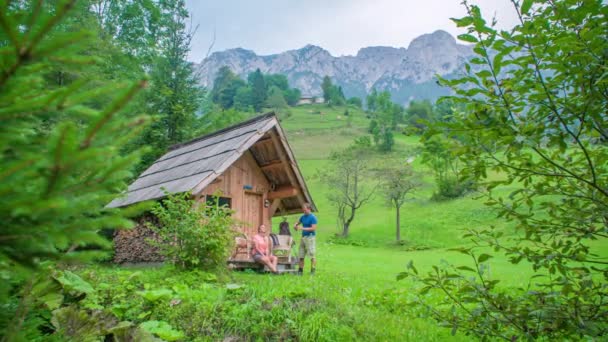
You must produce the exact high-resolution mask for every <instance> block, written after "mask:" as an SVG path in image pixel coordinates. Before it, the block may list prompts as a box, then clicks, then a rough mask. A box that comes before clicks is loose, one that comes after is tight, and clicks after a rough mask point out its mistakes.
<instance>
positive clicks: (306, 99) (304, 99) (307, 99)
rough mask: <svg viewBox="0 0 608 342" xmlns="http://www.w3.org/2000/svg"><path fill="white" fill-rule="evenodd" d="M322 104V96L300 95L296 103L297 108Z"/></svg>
mask: <svg viewBox="0 0 608 342" xmlns="http://www.w3.org/2000/svg"><path fill="white" fill-rule="evenodd" d="M316 103H324V101H323V96H312V95H302V96H301V97H300V99H299V100H298V103H296V105H297V106H300V105H305V104H316Z"/></svg>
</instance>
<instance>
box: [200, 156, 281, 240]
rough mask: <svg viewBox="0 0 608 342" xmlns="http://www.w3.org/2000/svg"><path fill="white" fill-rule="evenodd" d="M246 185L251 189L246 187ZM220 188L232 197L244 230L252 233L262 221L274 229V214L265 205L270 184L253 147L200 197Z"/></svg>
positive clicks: (235, 215)
mask: <svg viewBox="0 0 608 342" xmlns="http://www.w3.org/2000/svg"><path fill="white" fill-rule="evenodd" d="M246 186H247V187H251V189H245V187H246ZM216 191H219V192H221V195H220V196H221V197H228V198H230V199H231V202H232V203H231V204H232V210H234V211H235V213H234V218H235V219H237V221H239V228H240V231H241V232H243V233H245V234H247V236H248V237H252V236H253V235H255V234H256V233H257V229H258V226H259V225H260V224H262V223H263V224H265V225H266V229H267V230H268V231H270V229H271V227H272V226H271V217H270V215H269V212H268V208H264V201H265V200H266V199H267V195H268V192H269V191H270V184H269V183H268V180H267V179H266V177H265V176H264V174H263V173H262V171H261V170H260V168H259V166H258V165H257V163H256V162H255V160H254V159H253V156H252V155H251V153H250V152H249V151H247V152H246V153H244V154H243V156H242V157H241V158H239V159H238V160H237V161H236V162H235V163H234V164H232V166H230V167H229V168H228V169H227V170H226V171H225V172H224V173H223V174H222V175H221V176H219V177H218V178H216V179H215V181H214V182H213V183H211V184H209V186H207V187H206V188H205V189H204V190H203V191H202V192H201V199H200V200H203V201H204V200H205V199H204V198H205V195H213V194H214V193H215V192H216Z"/></svg>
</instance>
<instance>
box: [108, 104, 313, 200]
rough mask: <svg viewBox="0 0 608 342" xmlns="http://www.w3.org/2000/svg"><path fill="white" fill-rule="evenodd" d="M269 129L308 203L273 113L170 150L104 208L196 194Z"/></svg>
mask: <svg viewBox="0 0 608 342" xmlns="http://www.w3.org/2000/svg"><path fill="white" fill-rule="evenodd" d="M271 130H272V131H273V133H274V134H276V136H278V137H279V138H278V139H277V141H279V142H280V145H282V149H283V150H284V155H286V156H287V157H288V159H289V163H288V165H285V166H286V167H290V168H291V170H287V171H288V172H293V174H294V175H295V176H296V177H292V178H293V179H296V180H297V181H296V182H297V183H298V184H297V185H298V187H299V188H300V189H301V194H302V195H303V197H300V198H301V199H302V200H305V201H308V202H310V203H312V198H311V196H310V194H309V193H308V189H307V187H306V184H305V183H304V180H303V177H302V175H301V173H300V170H299V168H298V167H297V163H296V161H295V158H294V157H293V153H292V152H291V149H290V148H289V145H288V144H287V141H286V139H285V137H284V133H283V130H282V129H281V127H280V125H279V122H278V120H277V118H276V116H275V115H274V113H268V114H265V115H261V116H257V117H255V118H253V119H250V120H248V121H245V122H242V123H239V124H237V125H234V126H231V127H228V128H225V129H222V130H220V131H217V132H214V133H211V134H208V135H205V136H202V137H199V138H196V139H194V140H192V141H189V142H186V143H183V144H180V145H176V146H174V147H172V149H171V150H170V151H169V152H167V153H166V154H165V155H163V156H162V157H160V158H159V159H158V160H156V161H155V162H154V164H152V165H151V166H150V167H149V168H148V169H147V170H146V171H144V172H143V173H142V174H141V175H140V176H139V177H138V178H137V179H136V180H135V181H134V182H133V183H132V184H131V185H129V187H128V189H127V191H126V193H125V194H124V195H123V196H121V197H119V198H116V199H114V200H113V201H112V202H110V203H109V204H108V207H110V208H115V207H123V206H127V205H130V204H134V203H138V202H142V201H147V200H153V199H159V198H162V197H165V191H166V192H168V193H172V194H173V193H182V192H187V191H188V192H191V193H192V194H197V193H199V192H200V191H201V190H203V189H204V188H205V187H206V186H207V185H209V184H210V183H211V182H213V180H215V179H216V178H217V177H218V176H220V175H221V174H222V173H223V172H224V171H226V169H228V167H230V165H232V164H233V163H234V162H235V161H236V160H237V159H239V158H240V157H241V156H242V155H243V153H245V152H246V151H247V150H248V149H250V148H252V146H253V145H254V144H255V143H256V142H257V141H258V140H260V139H261V138H262V137H263V136H265V135H267V133H270V131H271ZM313 205H314V204H313ZM292 206H295V207H296V208H295V209H298V207H299V206H301V203H293V205H292ZM289 209H291V208H289Z"/></svg>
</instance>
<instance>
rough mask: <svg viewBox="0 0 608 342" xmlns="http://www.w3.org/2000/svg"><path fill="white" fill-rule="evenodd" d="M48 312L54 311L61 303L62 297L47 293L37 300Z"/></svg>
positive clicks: (59, 294)
mask: <svg viewBox="0 0 608 342" xmlns="http://www.w3.org/2000/svg"><path fill="white" fill-rule="evenodd" d="M39 300H40V301H41V302H42V303H44V305H46V307H47V308H49V310H55V309H57V308H58V307H60V306H61V304H62V303H63V295H62V294H61V293H53V292H52V293H48V294H46V295H44V296H42V297H40V298H39Z"/></svg>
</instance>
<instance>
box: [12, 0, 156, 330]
mask: <svg viewBox="0 0 608 342" xmlns="http://www.w3.org/2000/svg"><path fill="white" fill-rule="evenodd" d="M77 5H78V4H77V3H76V1H75V0H71V1H57V2H53V3H48V2H42V1H40V2H33V1H32V2H27V1H26V2H10V1H9V2H7V1H0V42H1V43H0V70H1V72H0V117H1V119H2V125H0V170H1V171H0V193H1V194H2V196H0V213H1V214H0V217H2V225H1V226H0V274H2V277H3V280H2V281H1V282H0V303H2V304H3V307H7V308H8V307H10V308H14V306H12V305H11V306H4V304H5V303H7V301H8V300H9V294H11V293H19V294H20V296H21V297H22V298H23V299H22V300H21V301H20V305H19V308H18V309H17V312H16V313H15V312H14V311H13V312H8V311H4V312H2V314H1V315H0V316H1V317H0V318H6V317H10V318H11V320H9V321H3V322H2V323H3V324H0V328H1V329H0V330H1V331H0V335H4V336H5V338H6V339H8V340H18V339H22V338H23V337H22V336H21V335H20V333H21V328H20V325H21V324H22V322H23V319H24V317H25V315H27V312H28V305H29V301H28V300H27V298H28V294H29V290H28V289H30V288H31V285H32V283H31V281H32V279H33V276H34V275H35V274H36V273H37V272H38V269H39V266H40V265H41V264H42V263H45V262H48V261H66V260H72V261H74V260H87V259H88V258H90V257H93V256H96V255H99V253H98V252H91V251H86V250H81V247H84V246H97V247H107V246H108V245H109V243H108V241H107V240H105V238H103V237H101V236H100V235H99V234H98V232H99V230H100V229H102V228H117V227H128V226H129V225H130V221H129V220H127V219H125V215H126V214H127V213H126V212H124V211H120V210H116V209H105V208H104V206H105V204H107V203H108V202H109V201H110V200H111V199H112V198H114V197H115V196H116V195H117V194H118V193H119V192H120V191H122V190H123V189H124V188H125V186H126V184H125V178H127V177H129V176H130V173H129V169H130V168H131V167H132V166H133V164H134V163H136V162H137V160H138V153H137V152H134V153H129V154H126V155H120V153H119V151H120V150H121V149H122V147H123V146H124V145H125V144H126V143H127V142H128V141H129V140H130V139H132V138H133V136H134V135H136V134H138V133H139V132H140V131H141V128H142V125H143V124H144V123H145V122H146V121H147V120H146V118H145V117H136V118H130V119H127V118H126V117H125V115H124V112H123V111H122V109H123V108H124V107H125V105H126V104H127V103H128V101H130V100H131V99H132V98H133V97H134V96H135V94H136V93H137V92H138V91H139V90H140V89H141V88H142V87H143V86H144V85H145V83H146V82H144V81H139V82H136V83H135V84H105V85H103V84H100V83H99V75H95V74H94V73H92V72H89V70H88V69H89V68H94V67H95V65H96V62H98V60H97V59H96V58H94V57H91V56H90V55H89V54H88V50H87V47H88V46H89V44H91V43H92V42H95V41H96V40H97V39H98V37H99V36H98V34H97V33H96V32H91V31H88V30H87V31H81V30H77V31H76V30H72V29H69V30H68V29H65V27H62V25H63V24H65V23H66V22H67V19H66V18H69V15H70V14H73V13H74V12H73V11H74V9H75V7H76V8H78V7H77ZM92 27H94V25H93V26H87V29H91V28H92ZM58 71H62V72H64V73H66V74H69V75H71V77H70V78H66V79H64V81H63V82H60V83H58V84H56V85H55V86H54V87H51V86H49V85H48V83H47V79H48V77H49V76H50V75H53V74H56V73H57V72H58ZM91 84H94V85H95V86H94V87H93V86H91ZM108 94H110V95H108ZM102 96H103V98H106V97H111V98H112V100H111V102H108V103H105V104H104V103H100V102H99V98H100V97H102ZM96 107H99V109H98V108H96ZM55 117H60V118H62V120H60V121H57V120H52V119H53V118H55ZM19 288H22V290H18V289H19ZM16 289H17V290H16ZM9 311H10V310H9Z"/></svg>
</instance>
